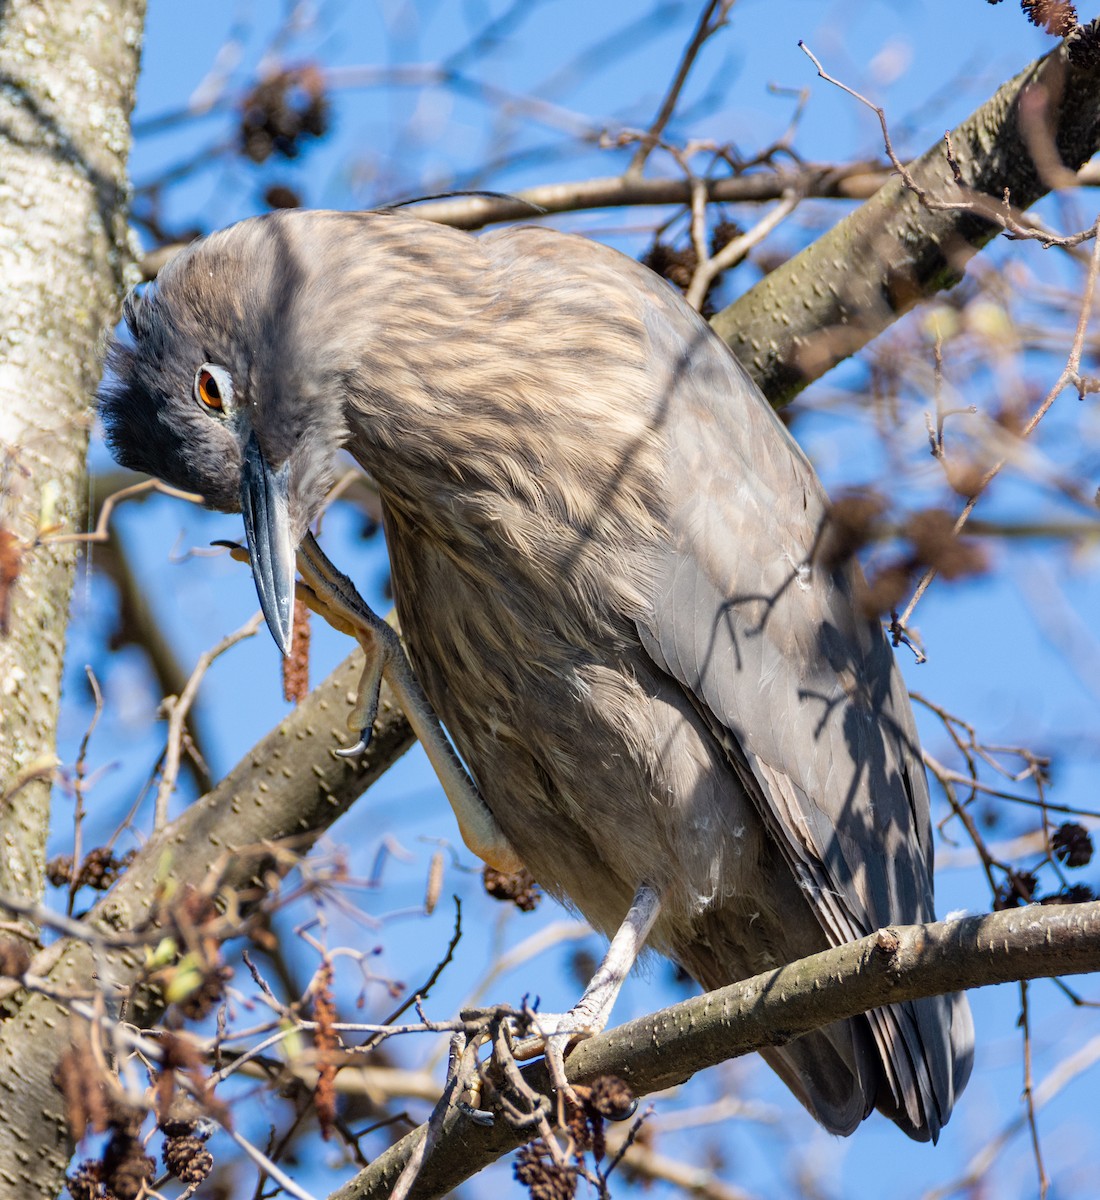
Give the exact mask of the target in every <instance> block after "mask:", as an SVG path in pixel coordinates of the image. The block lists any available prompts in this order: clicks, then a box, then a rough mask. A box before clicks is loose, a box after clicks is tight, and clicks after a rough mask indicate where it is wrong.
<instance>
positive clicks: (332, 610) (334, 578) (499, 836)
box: [298, 534, 523, 871]
mask: <svg viewBox="0 0 1100 1200" xmlns="http://www.w3.org/2000/svg"><path fill="white" fill-rule="evenodd" d="M298 571H299V573H300V574H301V576H302V580H303V583H302V584H300V585H299V589H298V594H299V595H300V596H301V598H302V599H303V600H304V601H305V602H306V604H308V605H309V607H310V608H312V609H313V611H314V612H316V613H317V614H318V615H319V616H322V617H324V619H325V620H326V621H327V622H328V623H329V624H330V625H331V626H332V627H333V628H334V629H338V630H340V632H341V633H346V634H349V635H350V636H351V637H354V638H355V639H356V641H358V642H359V644H360V645H361V646H362V647H363V653H364V654H365V656H366V660H367V661H366V666H365V667H364V669H363V675H362V677H361V678H360V680H359V691H358V694H357V696H356V702H355V707H354V708H353V709H352V712H351V714H350V716H349V718H348V726H349V728H350V729H352V730H353V731H354V732H358V733H359V741H358V742H357V743H356V745H354V746H351V747H349V748H348V749H347V750H340V751H337V753H339V754H342V755H345V756H352V755H356V754H361V753H362V752H363V751H364V750H365V749H366V748H367V743H368V742H369V741H370V734H371V727H372V726H373V725H374V718H375V716H376V715H377V713H378V693H379V688H380V687H381V683H382V680H383V679H385V681H386V682H387V683H388V684H389V686H390V689H391V690H392V691H393V694H394V696H395V698H396V699H397V703H398V705H399V706H400V708H401V710H402V712H404V714H405V716H406V717H407V718H408V721H409V724H410V725H411V726H412V730H413V733H415V734H416V736H417V738H418V739H419V740H420V743H421V745H423V747H424V750H425V752H426V753H427V755H428V761H429V762H430V763H431V764H432V767H433V768H434V770H435V773H436V775H437V776H438V777H439V782H440V783H441V784H442V785H443V790H444V792H446V794H447V799H448V800H449V801H450V804H451V808H453V809H454V813H455V816H456V817H457V818H458V827H459V830H460V831H461V833H462V840H463V841H464V842H465V843H466V845H467V846H468V847H469V848H470V849H471V850H472V851H473V852H474V853H475V854H476V855H477V856H478V857H479V858H480V859H482V860H483V861H484V862H487V863H488V864H489V865H490V866H491V867H495V868H496V869H497V870H498V871H518V870H519V869H520V868H521V867H522V865H523V864H522V863H521V862H520V860H519V857H518V856H517V854H516V852H515V851H514V850H513V849H512V846H511V844H510V843H509V842H508V840H507V838H505V836H504V834H503V832H502V831H501V829H500V826H499V825H498V824H497V823H496V820H495V818H494V817H493V814H492V813H491V812H490V810H489V806H488V805H487V804H486V803H485V801H484V800H483V799H482V797H481V793H480V792H479V791H478V790H477V786H476V785H475V783H474V781H473V780H472V779H471V778H470V776H469V774H468V773H467V771H466V768H465V767H464V766H463V765H462V762H461V760H460V759H459V757H458V755H457V754H455V752H454V749H453V748H452V746H451V743H450V742H449V741H448V740H447V737H446V735H445V734H444V732H443V729H442V727H441V726H440V724H439V718H438V717H437V716H436V715H435V713H434V712H433V710H432V707H431V705H430V704H429V703H428V698H427V696H425V695H424V692H423V690H422V689H421V687H420V684H419V683H418V682H417V679H416V676H415V675H414V674H413V670H412V667H411V665H410V664H409V660H408V657H407V655H406V654H405V647H404V646H403V645H402V644H401V639H400V637H399V636H398V634H397V631H396V630H395V629H393V628H392V627H391V626H390V625H387V624H386V622H385V621H384V620H382V618H381V617H379V616H378V614H377V613H375V612H374V611H373V610H372V609H371V608H370V607H369V606H368V605H367V603H366V601H365V600H364V599H363V598H362V597H361V596H360V595H359V593H358V592H357V591H356V589H355V585H354V584H353V583H352V582H351V580H350V579H348V577H347V576H346V575H344V574H343V573H342V572H341V571H339V570H337V568H336V567H335V566H333V564H332V563H331V562H330V561H329V559H328V558H327V557H326V555H325V553H324V551H322V549H321V547H320V546H319V545H318V544H317V541H316V539H315V538H314V536H313V535H312V534H307V535H306V537H305V539H304V541H303V542H302V544H301V546H299V547H298Z"/></svg>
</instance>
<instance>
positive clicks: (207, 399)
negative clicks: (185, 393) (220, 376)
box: [195, 370, 225, 412]
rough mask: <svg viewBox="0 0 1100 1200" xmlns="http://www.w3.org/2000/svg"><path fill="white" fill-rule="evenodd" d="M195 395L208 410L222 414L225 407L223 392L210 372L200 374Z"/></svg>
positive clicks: (204, 371)
mask: <svg viewBox="0 0 1100 1200" xmlns="http://www.w3.org/2000/svg"><path fill="white" fill-rule="evenodd" d="M195 394H196V395H197V396H198V398H199V400H200V401H201V402H202V403H203V404H205V405H206V407H207V408H212V409H214V411H215V412H221V411H222V409H223V408H224V407H225V402H224V400H223V399H222V390H221V388H220V387H219V386H218V381H217V380H216V379H215V378H214V376H213V374H212V373H211V372H210V371H206V370H203V371H200V372H199V374H198V378H197V379H196V380H195Z"/></svg>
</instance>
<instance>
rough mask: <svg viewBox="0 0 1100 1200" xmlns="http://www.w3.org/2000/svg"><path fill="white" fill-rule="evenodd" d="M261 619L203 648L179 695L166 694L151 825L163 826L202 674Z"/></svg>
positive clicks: (259, 615)
mask: <svg viewBox="0 0 1100 1200" xmlns="http://www.w3.org/2000/svg"><path fill="white" fill-rule="evenodd" d="M262 621H263V614H262V613H256V614H255V616H253V617H252V618H251V619H250V620H248V621H247V622H245V624H244V625H242V626H241V628H240V629H238V630H237V631H236V632H235V633H231V634H228V635H227V636H226V637H224V638H222V640H221V641H220V642H218V644H217V645H216V646H214V648H213V649H211V650H206V651H204V652H203V653H202V654H200V655H199V658H198V661H197V662H196V663H195V669H194V670H193V671H192V672H191V676H190V678H189V679H188V680H187V685H186V686H185V687H184V689H183V691H182V692H181V693H180V694H179V696H176V697H172V696H169V697H166V698H165V706H166V708H167V710H168V748H167V751H166V753H165V756H164V770H163V772H162V773H161V778H160V786H159V787H158V788H157V797H156V801H155V803H154V809H153V828H154V829H162V828H163V827H164V826H165V825H166V824H167V823H168V802H169V800H170V799H171V797H172V792H173V791H174V790H175V787H176V778H177V776H178V775H179V768H180V756H181V750H182V746H183V733H184V727H185V724H186V721H187V714H188V712H189V711H190V709H191V705H192V704H194V702H195V697H196V695H197V694H198V690H199V685H200V684H201V683H202V680H203V677H204V676H205V674H206V672H207V671H208V670H209V669H210V666H211V664H212V663H213V662H214V661H215V660H216V659H217V658H218V657H219V656H220V655H222V654H224V653H225V652H226V651H227V650H228V649H230V647H232V646H235V645H236V644H237V643H238V642H240V641H243V640H244V639H245V638H250V637H252V636H253V634H255V632H256V630H257V629H259V627H260V623H261V622H262Z"/></svg>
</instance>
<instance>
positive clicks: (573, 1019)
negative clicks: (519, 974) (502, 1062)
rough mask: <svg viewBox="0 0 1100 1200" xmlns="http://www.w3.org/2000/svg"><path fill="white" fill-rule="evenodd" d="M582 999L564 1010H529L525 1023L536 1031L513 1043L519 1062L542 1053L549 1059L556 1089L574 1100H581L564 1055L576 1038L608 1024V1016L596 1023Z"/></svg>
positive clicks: (593, 1034)
mask: <svg viewBox="0 0 1100 1200" xmlns="http://www.w3.org/2000/svg"><path fill="white" fill-rule="evenodd" d="M582 1003H583V999H582V1001H581V1003H578V1005H577V1007H576V1008H574V1009H571V1010H570V1011H569V1012H564V1013H541V1012H532V1011H530V1010H526V1011H525V1012H524V1019H523V1024H524V1025H525V1026H526V1027H527V1029H528V1031H530V1030H534V1033H533V1034H530V1036H527V1037H523V1038H520V1039H519V1040H518V1041H517V1042H515V1043H514V1044H513V1047H512V1055H513V1057H514V1058H515V1059H516V1061H517V1062H526V1061H527V1060H529V1059H532V1058H538V1057H539V1056H540V1055H542V1056H543V1057H544V1058H545V1059H546V1069H547V1071H548V1072H549V1073H550V1082H551V1083H552V1084H553V1085H554V1091H556V1092H557V1093H558V1094H559V1095H563V1096H568V1097H569V1099H570V1100H571V1101H572V1102H573V1103H574V1104H579V1103H580V1100H579V1098H578V1097H577V1094H576V1092H574V1090H573V1087H572V1085H571V1084H570V1082H569V1080H568V1078H567V1077H566V1074H565V1056H566V1054H568V1053H569V1050H570V1049H571V1048H572V1047H573V1045H575V1044H576V1043H577V1042H579V1041H582V1040H583V1039H584V1038H590V1037H594V1036H595V1035H596V1034H597V1033H601V1032H602V1031H603V1028H604V1025H605V1024H606V1018H605V1019H604V1020H603V1021H600V1020H599V1019H598V1018H597V1019H596V1024H593V1023H592V1019H593V1018H592V1017H591V1016H590V1015H589V1014H586V1013H584V1012H582V1011H581V1004H582Z"/></svg>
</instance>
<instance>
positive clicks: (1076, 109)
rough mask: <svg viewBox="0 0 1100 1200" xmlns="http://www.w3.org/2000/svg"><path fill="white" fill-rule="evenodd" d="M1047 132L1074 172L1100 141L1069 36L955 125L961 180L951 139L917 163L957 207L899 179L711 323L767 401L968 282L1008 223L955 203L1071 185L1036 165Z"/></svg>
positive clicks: (1098, 90)
mask: <svg viewBox="0 0 1100 1200" xmlns="http://www.w3.org/2000/svg"><path fill="white" fill-rule="evenodd" d="M1040 136H1041V139H1042V141H1043V143H1044V145H1045V146H1046V147H1047V148H1048V149H1049V151H1050V155H1051V156H1053V155H1054V154H1055V153H1056V155H1057V158H1058V160H1059V161H1060V162H1061V163H1062V164H1064V165H1065V166H1066V167H1068V168H1070V169H1071V170H1073V171H1076V170H1077V169H1078V168H1079V167H1080V166H1081V165H1082V164H1083V163H1084V162H1086V161H1087V160H1088V159H1089V158H1091V157H1092V155H1093V154H1095V153H1096V151H1097V149H1098V148H1100V68H1094V69H1092V70H1087V69H1085V68H1083V67H1077V66H1074V65H1072V64H1071V63H1070V62H1069V59H1068V56H1067V52H1066V48H1065V46H1064V45H1063V46H1061V47H1060V48H1059V49H1057V50H1055V51H1053V52H1052V53H1051V54H1049V55H1047V56H1046V57H1045V58H1042V59H1040V60H1039V61H1037V62H1035V63H1032V64H1031V66H1029V67H1028V68H1027V69H1026V70H1024V71H1021V72H1020V74H1019V75H1017V76H1016V77H1015V78H1014V79H1011V80H1009V82H1008V83H1006V84H1004V85H1003V86H1002V87H1000V88H999V89H998V90H997V92H996V94H995V95H994V96H993V97H992V98H991V99H990V100H988V101H987V102H986V103H985V104H983V105H982V106H981V108H979V109H978V110H977V111H976V112H975V113H973V114H972V115H971V116H970V117H968V118H967V119H966V120H965V121H963V123H962V124H961V125H959V126H957V127H956V128H955V129H953V130H952V131H951V134H950V142H951V146H952V147H953V149H954V152H955V160H956V164H957V166H958V169H959V173H960V174H959V178H958V179H956V177H955V175H954V173H953V171H952V165H951V163H950V162H949V161H948V157H947V154H946V152H945V148H944V144H943V143H942V142H937V143H936V144H935V145H934V146H933V147H932V148H931V149H929V150H927V151H926V152H925V153H924V154H923V155H922V156H921V157H920V158H919V159H917V160H916V161H915V162H914V163H912V164H911V166H910V172H911V174H912V177H913V180H914V182H915V183H916V184H917V186H918V187H920V188H921V190H922V191H923V192H925V193H926V194H927V195H928V196H929V197H930V198H931V199H932V201H933V205H934V203H935V201H937V200H939V201H942V202H944V203H945V204H947V205H951V207H947V208H943V209H940V208H937V207H934V206H933V207H931V208H929V207H927V206H926V205H925V204H923V203H922V201H921V200H920V199H919V198H918V197H917V196H916V195H915V194H914V193H913V192H912V191H909V190H907V189H906V187H905V185H904V184H903V183H902V182H901V180H899V179H893V180H892V181H891V182H890V183H887V184H886V185H885V186H884V187H883V188H882V189H881V190H880V191H878V192H877V193H876V194H875V196H874V197H873V198H872V199H871V200H869V201H867V203H866V204H864V205H862V206H861V207H860V208H859V209H857V210H856V211H855V212H854V213H852V214H851V215H850V216H848V217H846V218H845V219H844V220H843V221H841V222H839V223H838V224H837V225H836V226H834V227H833V228H832V229H831V230H830V231H829V232H828V233H826V234H824V235H823V236H822V237H820V238H818V239H817V241H815V242H814V243H813V245H812V246H809V247H807V249H805V250H803V251H802V253H801V254H798V255H796V256H795V257H794V258H792V259H789V260H788V261H787V262H785V263H784V264H783V265H782V266H780V267H778V268H777V269H776V270H774V271H772V272H771V273H770V274H769V275H767V276H765V277H764V278H763V279H762V280H761V281H760V282H759V283H758V284H757V285H756V286H755V287H754V288H752V289H751V290H750V291H748V292H746V293H745V295H743V296H742V297H741V298H740V299H739V300H737V301H735V302H734V303H733V304H731V305H729V307H728V308H725V309H723V310H722V311H721V312H720V313H717V314H716V315H715V317H714V318H713V320H712V322H711V324H712V325H713V326H714V328H715V330H716V331H717V332H718V334H719V335H720V336H721V337H722V338H723V339H724V340H725V341H726V343H727V344H728V345H729V346H730V348H731V349H732V350H733V352H734V353H735V354H736V355H737V357H738V358H739V359H740V360H741V362H742V363H743V364H744V365H745V367H746V368H747V369H748V372H749V374H750V375H752V377H753V378H754V379H755V380H756V382H757V383H758V384H759V385H760V387H761V389H762V390H763V392H764V394H765V395H766V396H767V397H768V398H769V400H771V402H772V403H773V404H776V405H779V404H783V403H785V402H787V401H788V400H790V399H791V398H792V397H793V396H794V395H796V394H797V393H798V392H799V391H801V390H802V388H804V387H806V386H807V384H809V383H811V382H812V381H813V380H815V379H817V378H819V377H820V376H821V375H824V374H825V372H826V371H828V370H830V369H831V368H832V367H834V366H835V365H836V364H837V363H838V362H841V361H842V360H843V359H845V358H847V357H848V356H849V355H851V354H854V353H855V352H856V351H857V350H859V349H861V348H862V347H863V346H865V345H866V344H867V343H868V342H869V341H870V340H871V339H872V338H874V337H876V336H877V335H878V334H880V333H881V332H882V331H883V330H884V329H886V328H887V327H888V326H889V325H891V324H892V323H893V322H894V321H895V320H897V318H898V317H899V316H901V315H902V314H903V313H905V312H907V311H908V310H909V309H910V308H912V307H913V306H914V305H915V304H917V303H919V302H920V301H921V300H925V299H927V298H928V297H929V296H932V295H934V294H935V293H937V292H939V291H942V290H943V289H945V288H950V287H953V286H954V285H955V284H956V283H958V281H959V280H960V279H961V278H962V275H963V272H964V270H965V267H966V264H967V262H968V261H969V260H970V258H971V257H972V256H973V255H974V254H976V253H977V251H978V250H980V249H981V248H982V247H983V246H984V245H985V244H986V243H987V242H988V241H990V239H991V238H993V237H994V235H995V234H996V233H998V232H999V229H1000V226H998V225H997V224H995V223H993V222H992V221H989V220H987V219H985V218H983V217H982V216H979V215H978V213H977V212H976V211H975V209H974V208H971V207H963V208H959V207H957V205H958V202H959V201H960V200H962V199H965V198H966V196H967V194H973V195H976V196H978V197H980V198H981V200H982V202H983V203H985V204H989V203H992V204H994V205H1001V204H1002V203H1003V201H1004V195H1005V192H1006V190H1007V191H1008V192H1009V193H1010V195H1011V203H1012V206H1013V208H1014V209H1026V208H1030V207H1031V205H1033V204H1034V203H1035V202H1036V201H1037V200H1039V199H1041V198H1042V197H1043V196H1045V195H1046V194H1047V193H1048V192H1049V191H1050V189H1051V186H1052V185H1054V184H1056V185H1057V186H1063V185H1064V182H1065V180H1064V178H1062V175H1063V174H1064V172H1060V173H1058V175H1057V176H1056V177H1055V179H1053V180H1051V179H1050V178H1049V177H1046V176H1044V174H1043V173H1042V172H1041V171H1040V169H1039V167H1038V166H1037V165H1036V162H1035V158H1034V156H1033V153H1032V148H1033V146H1034V144H1035V141H1036V139H1037V138H1039V137H1040ZM1043 157H1044V158H1046V157H1047V155H1045V154H1044V155H1043ZM1048 174H1049V173H1048Z"/></svg>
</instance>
